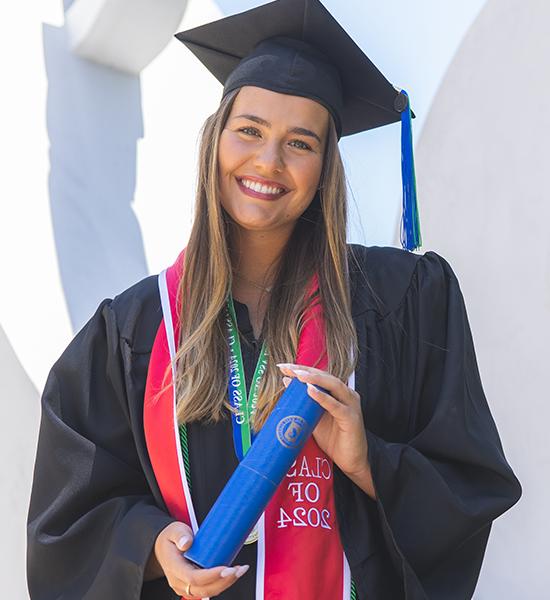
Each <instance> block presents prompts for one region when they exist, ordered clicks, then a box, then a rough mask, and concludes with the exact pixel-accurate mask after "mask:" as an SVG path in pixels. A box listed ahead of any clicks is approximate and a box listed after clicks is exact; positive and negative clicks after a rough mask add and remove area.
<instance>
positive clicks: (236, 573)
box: [172, 565, 250, 598]
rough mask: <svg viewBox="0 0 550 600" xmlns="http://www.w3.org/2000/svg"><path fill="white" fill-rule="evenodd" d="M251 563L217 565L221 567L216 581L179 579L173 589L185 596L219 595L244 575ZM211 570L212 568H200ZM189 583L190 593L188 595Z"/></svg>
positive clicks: (204, 596) (203, 596)
mask: <svg viewBox="0 0 550 600" xmlns="http://www.w3.org/2000/svg"><path fill="white" fill-rule="evenodd" d="M249 567H250V565H240V566H238V565H237V566H234V567H216V569H219V568H221V569H222V570H221V571H220V574H219V576H218V577H217V578H216V580H215V581H213V582H211V583H207V584H199V583H196V582H195V580H194V579H190V580H188V581H184V580H179V581H178V582H177V584H176V585H173V586H172V587H173V589H174V591H175V592H176V593H178V594H180V595H183V597H184V598H206V597H212V596H217V595H218V594H220V593H221V592H223V591H224V590H226V589H227V588H229V587H231V586H232V585H233V584H234V583H235V581H237V579H239V578H240V577H242V576H243V575H244V574H245V573H246V572H247V571H248V569H249ZM199 570H201V571H202V570H210V569H199ZM188 584H189V588H190V594H187V595H186V590H187V589H188V588H187V586H188Z"/></svg>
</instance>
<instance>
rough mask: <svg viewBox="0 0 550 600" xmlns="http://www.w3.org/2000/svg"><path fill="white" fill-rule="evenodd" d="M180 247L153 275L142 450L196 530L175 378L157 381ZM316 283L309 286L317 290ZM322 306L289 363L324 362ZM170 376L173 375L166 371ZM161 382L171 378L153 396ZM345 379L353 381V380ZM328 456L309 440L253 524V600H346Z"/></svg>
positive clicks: (171, 330) (173, 320)
mask: <svg viewBox="0 0 550 600" xmlns="http://www.w3.org/2000/svg"><path fill="white" fill-rule="evenodd" d="M183 256H184V253H183V252H182V253H181V254H180V256H179V257H178V259H177V260H176V262H175V263H174V265H172V267H170V268H169V269H167V270H166V271H163V272H162V273H161V274H160V275H159V291H160V297H161V304H162V313H163V320H162V322H161V324H160V326H159V329H158V331H157V335H156V338H155V341H154V344H153V348H152V351H151V360H150V364H149V370H148V374H147V383H146V389H145V399H144V428H145V439H146V442H147V450H148V452H149V457H150V459H151V464H152V466H153V470H154V472H155V477H156V479H157V483H158V485H159V488H160V491H161V493H162V497H163V499H164V501H165V503H166V506H167V508H168V511H169V512H170V514H171V515H172V516H174V517H175V518H177V519H178V520H180V521H183V522H184V523H187V524H188V525H189V526H190V527H191V528H192V530H193V532H196V531H197V529H198V526H197V520H196V517H195V511H194V509H193V501H192V498H191V494H190V492H189V487H188V485H187V479H186V477H185V471H184V467H183V459H182V452H181V446H180V439H179V431H178V425H177V421H176V410H175V394H174V387H173V385H172V381H173V379H172V378H171V379H170V381H168V382H163V377H164V373H165V371H166V368H167V367H168V365H169V364H170V361H171V358H173V357H174V356H175V351H176V343H177V340H178V339H179V322H178V321H179V318H178V315H179V310H178V308H179V307H178V306H177V297H176V296H177V289H178V284H179V281H180V278H181V275H182V269H183ZM315 285H316V281H315V282H314V283H313V285H312V289H311V291H313V290H314V289H315V287H314V286H315ZM324 331H325V329H324V320H323V313H322V307H321V305H320V303H319V304H317V305H316V306H314V307H312V308H309V309H308V313H307V316H306V319H305V324H304V327H303V329H302V333H301V336H300V340H299V343H298V351H297V355H296V360H295V362H296V363H297V364H303V365H313V364H315V362H316V360H317V358H318V357H319V356H321V360H320V362H319V363H318V364H317V367H318V368H320V369H325V368H326V366H327V358H326V346H325V336H324ZM172 375H173V372H172ZM163 383H169V385H168V386H166V387H165V391H164V392H163V393H161V394H160V395H159V394H158V392H159V390H161V389H162V388H163ZM350 383H353V378H351V381H350ZM333 473H334V472H333V464H332V460H331V459H330V458H329V457H328V456H327V455H326V454H325V453H324V452H323V451H322V450H321V449H320V448H319V446H318V445H317V443H316V442H315V440H314V438H313V436H311V437H310V438H309V440H308V441H307V443H306V445H305V446H304V448H303V450H302V452H301V453H300V454H299V455H298V458H297V460H296V462H295V463H294V464H293V465H292V467H291V468H290V470H289V472H288V473H287V475H286V477H285V480H284V481H283V482H282V483H281V485H280V486H279V487H278V489H277V491H276V493H275V495H274V496H273V498H272V499H271V501H270V502H269V504H268V506H267V507H266V509H265V511H264V513H263V515H262V517H261V518H260V522H259V539H258V541H257V542H256V544H257V552H258V555H257V556H258V558H257V573H256V600H319V599H320V598H328V597H330V598H331V599H337V600H340V599H341V600H349V599H350V594H351V578H350V570H349V565H348V562H347V560H346V557H345V554H344V552H343V549H342V544H341V541H340V535H339V532H338V523H337V520H336V508H335V503H334V489H333Z"/></svg>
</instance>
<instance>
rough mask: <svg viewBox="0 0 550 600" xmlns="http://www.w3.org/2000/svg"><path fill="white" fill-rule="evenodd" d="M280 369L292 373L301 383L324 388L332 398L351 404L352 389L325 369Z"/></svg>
mask: <svg viewBox="0 0 550 600" xmlns="http://www.w3.org/2000/svg"><path fill="white" fill-rule="evenodd" d="M281 370H282V371H283V372H285V373H287V374H290V373H292V374H293V375H294V377H296V378H297V379H299V380H300V381H302V382H303V383H313V384H314V385H319V386H321V387H323V388H325V389H326V390H327V391H328V392H329V393H330V394H331V395H332V396H333V397H334V398H336V399H337V400H339V401H340V402H342V403H344V404H351V403H352V401H353V396H352V394H351V392H352V390H351V389H350V388H349V387H348V386H347V385H346V384H345V383H344V382H343V381H341V380H340V379H338V377H335V376H334V375H331V374H330V373H327V372H326V371H319V370H318V369H315V370H311V369H308V370H306V369H303V368H299V369H298V368H296V369H288V368H286V367H285V368H284V370H283V369H281Z"/></svg>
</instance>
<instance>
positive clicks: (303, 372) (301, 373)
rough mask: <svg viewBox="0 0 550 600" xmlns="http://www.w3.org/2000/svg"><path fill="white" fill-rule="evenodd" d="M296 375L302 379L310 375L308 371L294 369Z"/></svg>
mask: <svg viewBox="0 0 550 600" xmlns="http://www.w3.org/2000/svg"><path fill="white" fill-rule="evenodd" d="M294 373H296V375H299V376H301V377H307V376H308V375H309V373H308V371H302V369H294Z"/></svg>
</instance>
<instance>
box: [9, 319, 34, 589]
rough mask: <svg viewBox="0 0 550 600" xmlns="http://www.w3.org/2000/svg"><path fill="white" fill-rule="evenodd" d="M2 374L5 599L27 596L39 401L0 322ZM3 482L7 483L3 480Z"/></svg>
mask: <svg viewBox="0 0 550 600" xmlns="http://www.w3.org/2000/svg"><path fill="white" fill-rule="evenodd" d="M0 365H1V366H0V377H1V378H2V398H3V399H4V406H3V409H4V415H5V418H6V419H8V418H9V425H8V426H6V427H4V429H3V431H2V435H1V436H0V456H2V481H3V482H4V485H3V486H2V494H0V511H1V514H3V515H5V517H6V518H4V519H3V522H2V539H3V540H4V543H3V544H1V546H0V547H1V551H0V565H1V566H0V576H1V578H2V581H3V584H2V588H3V589H2V596H3V597H4V598H17V599H19V598H21V599H22V598H28V594H27V588H26V584H25V581H26V575H25V523H26V521H27V511H28V507H29V494H30V487H31V485H30V484H31V479H32V471H33V464H34V454H35V448H36V436H37V433H38V421H39V412H40V403H39V398H38V391H37V390H36V388H35V387H34V385H33V384H32V383H31V381H30V379H29V377H28V376H27V374H26V372H25V370H24V369H23V367H22V366H21V363H20V362H19V360H18V359H17V357H16V355H15V353H14V351H13V349H12V347H11V344H10V342H9V340H8V338H7V337H6V335H5V333H4V330H3V329H2V327H0ZM6 482H7V485H6Z"/></svg>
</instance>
